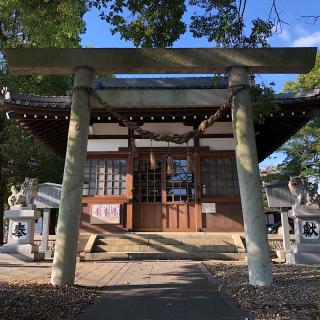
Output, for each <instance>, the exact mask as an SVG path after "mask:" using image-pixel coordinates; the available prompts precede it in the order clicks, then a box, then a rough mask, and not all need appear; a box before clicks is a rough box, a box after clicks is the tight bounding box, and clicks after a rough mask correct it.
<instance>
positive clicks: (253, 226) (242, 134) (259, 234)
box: [229, 67, 272, 286]
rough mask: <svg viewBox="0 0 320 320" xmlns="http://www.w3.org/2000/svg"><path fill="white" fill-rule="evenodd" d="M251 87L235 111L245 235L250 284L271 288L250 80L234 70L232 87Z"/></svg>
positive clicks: (240, 95) (240, 70)
mask: <svg viewBox="0 0 320 320" xmlns="http://www.w3.org/2000/svg"><path fill="white" fill-rule="evenodd" d="M241 85H244V86H248V88H247V89H243V90H241V91H239V92H238V93H237V95H236V96H235V98H234V105H233V110H232V124H233V134H234V137H235V139H236V160H237V170H238V177H239V186H240V195H241V205H242V213H243V220H244V229H245V233H246V247H247V259H248V269H249V282H250V284H252V285H257V286H264V285H270V284H272V271H271V265H270V253H269V246H268V239H267V233H266V223H265V217H264V211H263V205H262V193H261V181H260V174H259V165H258V156H257V147H256V141H255V133H254V126H253V115H252V106H251V101H250V100H251V99H250V91H249V90H250V89H249V78H248V72H247V70H246V69H245V68H239V67H235V68H231V70H230V72H229V86H230V87H233V86H235V87H236V86H241Z"/></svg>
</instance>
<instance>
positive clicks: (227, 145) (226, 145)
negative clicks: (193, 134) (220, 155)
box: [200, 138, 236, 150]
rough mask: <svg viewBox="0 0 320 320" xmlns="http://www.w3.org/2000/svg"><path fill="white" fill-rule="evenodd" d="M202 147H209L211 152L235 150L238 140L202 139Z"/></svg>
mask: <svg viewBox="0 0 320 320" xmlns="http://www.w3.org/2000/svg"><path fill="white" fill-rule="evenodd" d="M200 146H201V147H209V148H210V150H235V149H236V140H235V139H234V138H201V139H200Z"/></svg>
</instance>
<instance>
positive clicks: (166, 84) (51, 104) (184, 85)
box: [0, 77, 320, 109]
mask: <svg viewBox="0 0 320 320" xmlns="http://www.w3.org/2000/svg"><path fill="white" fill-rule="evenodd" d="M92 88H93V89H94V90H100V89H107V90H113V89H124V90H126V89H129V90H134V89H146V90H148V89H149V90H150V89H218V88H220V89H221V88H227V82H226V79H222V80H221V81H218V82H214V81H213V80H212V78H211V77H183V78H103V79H97V80H94V82H93V83H92ZM1 96H2V101H3V102H5V103H11V104H15V105H23V106H28V107H39V108H59V109H65V108H68V107H69V106H70V104H71V97H70V96H67V95H66V96H36V95H28V94H24V93H16V92H10V91H8V90H7V89H3V90H2V91H1V95H0V102H1ZM276 99H277V103H278V104H286V105H287V104H295V103H300V102H307V101H308V102H312V101H319V100H320V89H319V88H316V89H312V90H305V91H302V92H299V93H280V94H276Z"/></svg>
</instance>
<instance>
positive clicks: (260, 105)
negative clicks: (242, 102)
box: [250, 82, 279, 123]
mask: <svg viewBox="0 0 320 320" xmlns="http://www.w3.org/2000/svg"><path fill="white" fill-rule="evenodd" d="M272 85H274V84H272V83H271V84H270V86H267V85H266V84H264V83H262V84H258V83H255V82H253V83H252V84H251V86H250V95H251V101H252V111H253V119H254V121H255V122H257V123H263V122H264V121H265V119H266V117H268V116H269V114H270V113H271V112H273V111H276V110H279V106H278V105H277V102H276V99H275V96H274V90H273V88H272Z"/></svg>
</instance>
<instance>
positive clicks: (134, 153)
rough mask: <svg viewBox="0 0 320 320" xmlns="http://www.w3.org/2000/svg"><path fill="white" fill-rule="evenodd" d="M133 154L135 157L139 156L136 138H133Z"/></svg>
mask: <svg viewBox="0 0 320 320" xmlns="http://www.w3.org/2000/svg"><path fill="white" fill-rule="evenodd" d="M131 154H132V156H133V158H138V157H139V153H138V149H137V147H136V144H135V142H134V139H131Z"/></svg>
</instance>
